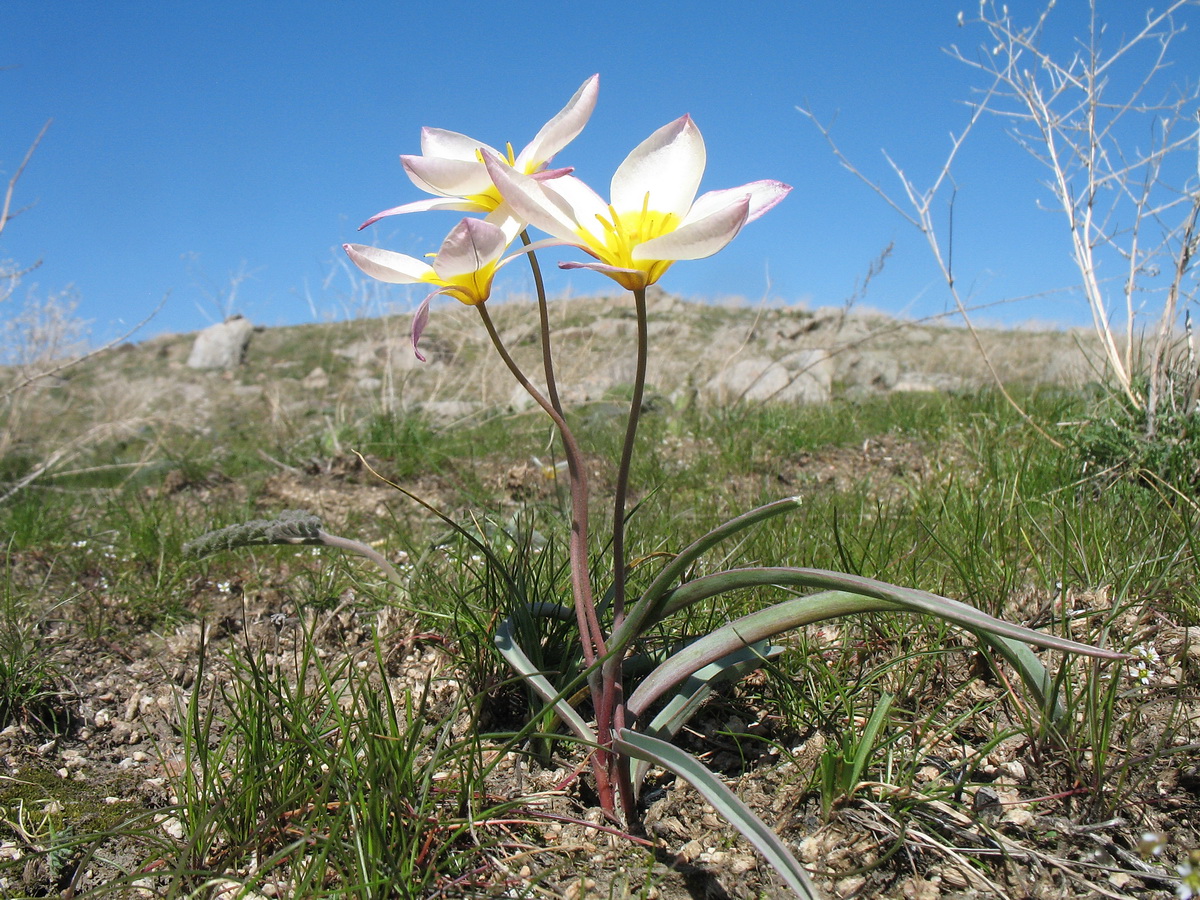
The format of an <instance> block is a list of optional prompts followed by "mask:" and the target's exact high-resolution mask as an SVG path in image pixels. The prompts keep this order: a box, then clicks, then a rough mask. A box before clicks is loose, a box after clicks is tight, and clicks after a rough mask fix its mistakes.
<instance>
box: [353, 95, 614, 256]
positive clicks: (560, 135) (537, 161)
mask: <svg viewBox="0 0 1200 900" xmlns="http://www.w3.org/2000/svg"><path fill="white" fill-rule="evenodd" d="M599 91H600V76H599V75H593V76H592V77H591V78H589V79H588V80H587V81H585V82H584V83H583V84H582V85H580V86H579V90H577V91H576V92H575V94H574V96H572V97H571V99H570V100H568V101H567V105H566V106H564V107H563V108H562V109H561V110H559V112H558V113H557V114H556V115H555V116H554V117H553V118H552V119H550V121H549V122H547V123H546V124H545V125H543V126H542V128H541V130H540V131H538V133H537V134H536V135H535V136H534V138H533V140H532V141H530V142H529V143H528V144H526V145H525V149H523V150H522V151H521V152H520V153H518V154H516V155H515V156H514V155H513V150H512V145H511V144H509V145H508V146H507V147H506V148H505V150H506V152H505V153H503V154H501V153H500V152H499V151H498V150H496V149H494V148H493V147H490V146H488V145H487V144H485V143H483V141H477V140H475V139H474V138H472V137H468V136H467V135H465V134H459V133H458V132H457V131H446V130H444V129H441V128H422V129H421V155H419V156H415V155H407V154H406V155H402V156H401V157H400V162H401V163H402V164H403V166H404V171H405V172H406V173H407V174H408V177H409V179H410V180H411V181H412V183H413V184H415V185H416V186H417V187H418V188H420V189H421V190H423V191H425V192H426V193H430V194H434V195H435V197H434V198H433V199H432V200H417V201H415V202H413V203H405V204H403V205H401V206H396V207H393V208H391V209H385V210H384V211H383V212H381V213H376V214H375V215H373V216H371V218H369V219H367V221H365V222H364V223H363V224H362V225H361V226H359V228H360V230H361V229H363V228H366V227H367V226H368V225H371V224H374V223H375V222H378V221H379V220H380V219H382V218H384V217H386V216H394V215H397V214H399V213H410V212H425V211H427V210H435V209H449V210H456V211H458V212H475V213H485V214H488V220H489V221H492V222H500V221H502V220H503V219H505V218H507V217H509V216H511V215H512V211H511V209H509V208H508V206H507V204H505V203H504V202H503V200H502V198H501V196H500V193H499V191H497V190H496V187H495V185H494V184H493V183H492V177H491V175H489V174H488V170H487V169H486V168H485V166H484V164H483V156H484V155H485V154H490V155H494V156H496V157H500V158H502V159H504V164H505V165H506V166H508V167H510V168H512V169H513V170H514V171H517V172H520V173H521V174H522V175H526V176H529V177H531V178H534V179H538V180H547V179H551V178H557V177H559V176H562V175H564V174H566V173H567V172H569V171H571V170H570V169H553V170H552V169H550V168H549V165H550V161H551V160H552V159H553V158H554V156H555V155H556V154H557V153H558V152H559V151H560V150H562V149H563V147H565V146H566V145H567V144H569V143H570V142H571V141H572V140H574V139H575V137H576V136H577V135H578V134H579V132H581V131H582V130H583V127H584V126H585V125H586V124H587V121H588V119H589V118H591V115H592V110H593V109H595V108H596V97H597V96H598V94H599ZM523 227H524V226H523V224H522V226H521V227H519V228H516V230H515V231H514V232H513V236H514V237H515V236H516V234H517V233H519V232H520V231H521V230H522V229H523Z"/></svg>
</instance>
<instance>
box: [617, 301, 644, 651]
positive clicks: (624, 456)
mask: <svg viewBox="0 0 1200 900" xmlns="http://www.w3.org/2000/svg"><path fill="white" fill-rule="evenodd" d="M633 303H634V309H635V310H636V312H637V368H636V371H635V372H634V376H633V398H632V399H631V400H630V401H629V421H628V422H627V423H626V425H625V443H624V445H623V446H622V447H621V465H620V466H619V467H618V469H617V494H616V498H615V500H614V504H613V538H612V553H613V628H614V629H615V628H618V627H619V626H620V624H621V621H622V620H623V619H624V618H625V502H626V498H627V496H628V494H629V468H630V466H631V465H632V463H633V445H634V442H635V441H636V440H637V430H638V422H639V421H640V419H641V414H642V395H643V393H644V392H645V388H646V355H647V344H648V341H647V337H646V331H647V326H646V289H645V288H644V287H642V288H635V289H634V291H633Z"/></svg>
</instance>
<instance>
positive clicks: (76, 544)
mask: <svg viewBox="0 0 1200 900" xmlns="http://www.w3.org/2000/svg"><path fill="white" fill-rule="evenodd" d="M71 546H72V547H74V548H75V549H77V550H80V549H82V548H84V547H86V546H87V541H72V542H71Z"/></svg>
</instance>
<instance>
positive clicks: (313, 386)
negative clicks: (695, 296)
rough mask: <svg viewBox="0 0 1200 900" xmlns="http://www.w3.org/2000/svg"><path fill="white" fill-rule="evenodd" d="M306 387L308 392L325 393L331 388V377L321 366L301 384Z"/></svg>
mask: <svg viewBox="0 0 1200 900" xmlns="http://www.w3.org/2000/svg"><path fill="white" fill-rule="evenodd" d="M300 383H301V384H302V385H304V389H305V390H308V391H323V390H325V388H327V387H329V375H328V373H327V372H326V371H325V370H324V369H322V368H321V367H320V366H317V367H316V368H314V369H313V370H312V371H311V372H309V373H308V374H307V375H305V376H304V379H303V380H302V381H301V382H300Z"/></svg>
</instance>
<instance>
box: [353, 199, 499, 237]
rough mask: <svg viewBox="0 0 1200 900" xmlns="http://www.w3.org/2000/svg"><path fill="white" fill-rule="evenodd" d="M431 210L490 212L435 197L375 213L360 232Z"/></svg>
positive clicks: (467, 202)
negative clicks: (389, 219)
mask: <svg viewBox="0 0 1200 900" xmlns="http://www.w3.org/2000/svg"><path fill="white" fill-rule="evenodd" d="M429 210H451V211H453V212H482V213H486V212H487V211H488V209H487V207H486V206H483V205H482V204H480V203H476V202H475V201H473V200H460V199H459V198H458V197H434V198H433V199H432V200H415V201H413V202H412V203H405V204H403V205H402V206H393V207H392V208H391V209H385V210H384V211H383V212H381V213H375V215H373V216H371V218H369V219H367V221H365V222H363V223H362V224H361V225H359V226H358V230H359V231H362V230H363V229H364V228H366V227H367V226H368V225H374V224H375V223H376V222H378V221H379V220H380V219H385V218H387V217H388V216H398V215H400V214H401V213H410V212H428V211H429Z"/></svg>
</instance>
